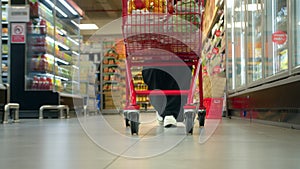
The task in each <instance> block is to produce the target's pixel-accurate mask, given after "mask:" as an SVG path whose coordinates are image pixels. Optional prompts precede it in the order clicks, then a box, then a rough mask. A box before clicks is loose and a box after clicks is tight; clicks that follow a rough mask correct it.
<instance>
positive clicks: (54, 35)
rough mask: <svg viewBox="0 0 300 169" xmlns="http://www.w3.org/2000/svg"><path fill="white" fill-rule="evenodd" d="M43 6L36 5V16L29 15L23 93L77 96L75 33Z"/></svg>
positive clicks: (74, 29) (77, 78)
mask: <svg viewBox="0 0 300 169" xmlns="http://www.w3.org/2000/svg"><path fill="white" fill-rule="evenodd" d="M45 2H46V3H39V4H38V9H37V10H38V15H36V16H34V15H31V19H30V22H29V23H28V35H27V36H28V38H27V39H28V41H27V44H28V45H27V61H26V62H27V66H26V78H25V79H26V90H50V91H54V92H60V93H68V94H78V93H79V67H78V65H77V61H78V60H79V53H80V52H79V49H80V48H79V42H78V41H76V39H79V38H78V35H79V29H78V27H77V26H76V25H74V24H72V23H70V22H69V21H68V20H65V19H61V18H59V17H54V16H53V12H52V9H51V3H48V1H45ZM47 5H48V6H47ZM49 5H50V6H49ZM73 21H75V22H76V23H78V21H76V19H74V20H73Z"/></svg>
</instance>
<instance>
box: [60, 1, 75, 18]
mask: <svg viewBox="0 0 300 169" xmlns="http://www.w3.org/2000/svg"><path fill="white" fill-rule="evenodd" d="M59 2H60V3H61V4H63V5H64V6H65V7H66V8H67V9H68V10H69V11H70V12H71V13H72V14H73V15H78V13H77V12H76V11H75V10H74V8H72V7H71V6H70V5H69V4H68V3H67V2H66V1H65V0H59Z"/></svg>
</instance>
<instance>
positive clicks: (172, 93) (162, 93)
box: [136, 90, 190, 95]
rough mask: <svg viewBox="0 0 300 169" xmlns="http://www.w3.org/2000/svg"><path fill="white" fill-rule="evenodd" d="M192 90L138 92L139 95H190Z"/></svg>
mask: <svg viewBox="0 0 300 169" xmlns="http://www.w3.org/2000/svg"><path fill="white" fill-rule="evenodd" d="M189 92H190V90H145V91H136V94H137V95H188V94H189Z"/></svg>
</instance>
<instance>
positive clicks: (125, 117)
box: [123, 111, 130, 127]
mask: <svg viewBox="0 0 300 169" xmlns="http://www.w3.org/2000/svg"><path fill="white" fill-rule="evenodd" d="M123 114H124V120H125V125H126V127H129V126H130V123H129V120H128V116H127V114H128V112H127V111H124V112H123Z"/></svg>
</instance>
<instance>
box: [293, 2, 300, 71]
mask: <svg viewBox="0 0 300 169" xmlns="http://www.w3.org/2000/svg"><path fill="white" fill-rule="evenodd" d="M293 3H294V5H293V8H292V11H293V14H292V37H293V38H292V41H293V42H292V44H293V46H292V51H293V53H292V54H293V56H292V66H293V68H296V69H297V72H299V70H300V68H299V66H300V10H299V8H298V7H299V6H300V1H298V0H294V1H293Z"/></svg>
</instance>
